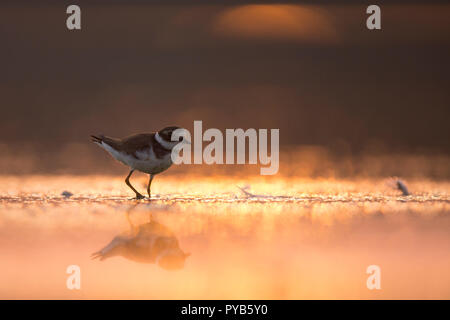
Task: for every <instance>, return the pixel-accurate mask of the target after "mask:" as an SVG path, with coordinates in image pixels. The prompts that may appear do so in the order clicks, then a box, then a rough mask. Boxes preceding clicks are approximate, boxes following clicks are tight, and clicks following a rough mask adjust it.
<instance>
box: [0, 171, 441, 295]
mask: <svg viewBox="0 0 450 320" xmlns="http://www.w3.org/2000/svg"><path fill="white" fill-rule="evenodd" d="M0 181H1V183H0V211H1V215H0V265H1V271H2V272H1V273H0V298H13V299H16V298H36V299H41V298H62V299H72V298H82V299H90V298H125V299H127V298H136V299H183V298H184V299H191V298H192V299H197V298H198V299H200V298H206V299H213V298H224V299H233V298H235V299H272V298H273V299H316V298H325V299H338V298H343V299H349V298H363V299H372V298H375V299H378V298H386V299H390V298H406V299H413V298H425V299H427V298H445V299H449V298H450V273H449V271H448V270H450V233H449V231H450V218H449V217H450V210H449V203H450V193H449V190H450V184H449V183H447V182H435V181H429V180H415V181H408V182H407V185H408V188H409V190H410V191H411V195H410V196H402V195H401V193H400V192H399V191H397V190H395V189H393V188H392V187H391V184H390V182H389V181H386V180H382V179H377V180H367V179H354V180H320V179H315V180H311V179H309V180H308V179H296V178H286V177H284V178H283V177H279V178H271V179H267V178H265V179H263V178H261V177H238V178H235V177H234V178H231V177H221V176H220V177H204V176H183V177H178V176H161V177H158V178H157V179H155V181H154V184H153V186H152V190H153V193H154V194H153V196H152V199H151V201H149V200H148V199H146V200H140V201H135V200H132V199H131V197H132V193H131V192H130V190H129V189H128V188H127V187H126V185H125V184H124V183H123V179H122V177H114V176H113V177H108V176H81V177H78V176H31V177H19V176H9V177H8V176H4V177H2V178H0ZM145 182H146V180H145V179H144V178H143V176H141V177H140V176H136V177H135V178H134V180H133V182H132V183H133V184H135V185H136V187H137V188H138V189H139V190H142V192H144V190H145ZM246 185H249V187H248V188H246V189H245V192H244V191H242V190H241V189H240V188H238V187H244V186H246ZM63 191H69V192H71V193H72V194H73V195H72V196H70V197H65V196H62V195H61V193H62V192H63ZM120 234H123V235H124V236H122V237H125V238H126V239H128V240H129V239H131V240H132V241H134V242H133V244H134V246H133V245H127V246H125V247H124V248H121V250H118V251H117V252H114V253H117V254H119V255H117V256H111V257H107V258H106V259H104V260H101V261H100V260H99V257H98V256H97V258H96V259H92V257H91V255H92V254H93V253H96V252H98V251H99V250H100V249H102V248H104V247H105V246H107V245H108V244H109V243H110V242H111V240H112V239H113V238H114V237H116V236H118V235H120ZM121 239H122V238H121ZM128 240H127V241H128ZM160 240H161V241H160ZM158 241H159V242H158ZM156 242H158V243H159V245H158V248H157V249H155V248H156V247H153V245H154V243H156ZM127 243H129V242H127ZM136 243H137V244H138V245H137V246H138V247H139V244H143V246H141V247H139V248H138V249H136ZM147 245H148V246H147ZM167 250H169V251H170V252H171V253H174V252H175V253H174V254H178V253H180V254H181V253H183V254H186V256H185V258H183V259H182V260H183V261H184V264H183V263H181V264H180V259H179V255H178V256H177V257H178V258H177V259H175V260H176V261H175V260H173V259H171V260H170V259H169V260H168V262H167V263H166V264H164V263H162V262H161V261H162V259H160V257H161V256H164V255H165V254H166V252H169V251H167ZM111 252H112V251H111ZM187 254H190V255H187ZM124 256H125V257H124ZM166 256H170V255H166ZM183 257H184V256H183ZM142 261H144V262H142ZM174 261H175V262H174ZM183 261H181V262H183ZM69 265H78V266H79V267H80V270H81V289H80V290H69V289H68V288H67V286H66V280H67V278H68V277H69V275H68V274H67V273H66V269H67V267H68V266H69ZM369 265H378V266H379V267H380V268H381V290H369V289H368V288H367V286H366V280H367V277H368V274H366V268H367V267H368V266H369ZM168 266H169V268H168ZM168 269H176V270H168Z"/></svg>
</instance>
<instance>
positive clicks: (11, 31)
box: [0, 1, 450, 166]
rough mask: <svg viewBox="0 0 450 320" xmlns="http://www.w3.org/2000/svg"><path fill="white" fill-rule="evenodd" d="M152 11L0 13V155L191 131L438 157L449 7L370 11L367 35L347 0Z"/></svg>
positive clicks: (102, 5) (53, 7) (443, 150)
mask: <svg viewBox="0 0 450 320" xmlns="http://www.w3.org/2000/svg"><path fill="white" fill-rule="evenodd" d="M161 3H162V2H161V1H150V2H145V1H127V2H125V1H111V2H107V1H95V2H92V1H91V2H87V1H84V2H83V1H82V2H70V3H64V2H62V3H61V2H53V1H48V2H42V3H40V4H36V3H34V2H33V5H30V4H29V3H27V2H24V1H18V2H17V1H16V2H3V3H2V4H0V38H1V50H0V67H1V68H0V93H1V106H0V110H1V117H0V148H3V150H6V151H4V152H3V153H4V154H5V153H14V152H18V151H17V150H22V151H21V152H22V154H24V153H26V152H28V151H29V152H30V153H35V152H37V151H36V150H39V152H40V153H45V152H58V151H59V150H61V149H63V148H64V146H65V145H67V144H68V143H75V144H88V143H89V141H88V136H89V134H91V133H104V134H107V135H111V136H117V137H121V136H126V135H129V134H132V133H136V132H145V131H154V130H158V129H160V128H162V127H164V126H167V125H172V124H176V125H180V126H184V127H186V128H189V129H190V128H191V127H192V123H193V121H194V120H203V124H204V128H210V127H216V128H219V129H225V128H238V127H242V128H250V127H251V128H279V129H280V143H281V146H282V147H286V146H291V145H304V144H308V145H319V146H324V147H326V148H329V149H331V150H334V151H335V152H351V153H358V152H364V151H367V150H377V151H380V152H394V151H395V152H397V151H399V152H412V153H413V152H425V153H430V154H444V155H447V154H449V153H450V143H449V137H450V127H449V125H448V123H449V121H448V120H449V114H450V108H449V107H450V93H449V88H450V62H449V57H450V5H446V4H444V3H440V2H424V3H426V4H420V3H418V2H411V3H404V2H396V4H381V9H382V30H381V31H370V30H367V29H366V27H365V22H366V17H367V14H366V13H365V9H366V5H365V4H364V5H362V4H360V3H358V2H357V1H349V2H347V3H341V4H328V3H327V2H326V1H322V2H320V3H321V4H320V5H318V6H310V3H308V2H305V3H297V4H293V3H290V4H285V5H280V4H275V3H272V4H270V5H267V6H254V5H249V3H250V2H242V1H233V2H230V4H229V5H223V4H221V3H225V2H219V1H215V2H213V4H212V5H208V4H207V2H206V1H194V2H192V3H188V1H186V2H182V3H183V4H180V2H176V1H169V2H166V3H167V4H161ZM381 3H383V2H381ZM69 4H79V5H80V6H81V11H82V30H79V31H69V30H67V28H66V18H67V16H68V15H67V14H66V13H65V11H66V7H67V5H69ZM23 150H25V151H23ZM27 150H28V151H27ZM34 156H36V155H34ZM76 156H82V155H76ZM47 166H48V164H47ZM50 166H51V164H50Z"/></svg>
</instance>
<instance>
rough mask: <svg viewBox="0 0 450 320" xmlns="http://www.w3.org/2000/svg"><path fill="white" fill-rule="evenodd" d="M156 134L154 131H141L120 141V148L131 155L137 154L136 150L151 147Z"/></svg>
mask: <svg viewBox="0 0 450 320" xmlns="http://www.w3.org/2000/svg"><path fill="white" fill-rule="evenodd" d="M154 135H155V134H154V133H140V134H135V135H132V136H129V137H126V138H124V139H122V141H120V146H119V149H118V150H120V151H122V152H125V153H127V154H130V155H136V151H139V150H143V149H148V148H149V147H150V145H151V144H152V141H153V136H154Z"/></svg>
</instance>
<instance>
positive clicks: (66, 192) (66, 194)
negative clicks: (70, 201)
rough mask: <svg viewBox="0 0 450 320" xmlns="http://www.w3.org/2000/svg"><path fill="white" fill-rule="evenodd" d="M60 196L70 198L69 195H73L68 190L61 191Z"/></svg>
mask: <svg viewBox="0 0 450 320" xmlns="http://www.w3.org/2000/svg"><path fill="white" fill-rule="evenodd" d="M61 195H62V196H64V197H66V198H70V197H71V196H73V193H71V192H69V191H63V192H62V193H61Z"/></svg>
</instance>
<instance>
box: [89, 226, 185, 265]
mask: <svg viewBox="0 0 450 320" xmlns="http://www.w3.org/2000/svg"><path fill="white" fill-rule="evenodd" d="M128 221H129V223H130V227H131V228H130V231H127V232H124V233H122V234H120V235H118V236H116V237H114V239H113V240H112V241H111V242H110V243H109V244H108V245H106V246H105V247H104V248H103V249H101V250H99V251H97V252H95V253H93V254H92V255H91V258H92V259H100V260H105V259H107V258H111V257H114V256H122V257H124V258H126V259H129V260H132V261H135V262H139V263H155V264H157V265H158V266H160V267H161V268H163V269H166V270H177V269H182V268H183V267H184V262H185V260H186V258H187V257H188V256H189V255H190V253H185V252H183V250H181V248H180V246H179V243H178V240H177V238H176V237H175V235H174V234H173V233H172V231H171V230H169V229H168V228H167V227H166V226H164V225H162V224H160V223H158V222H156V221H150V222H149V223H145V224H141V225H139V226H134V225H133V224H132V223H131V220H130V219H128Z"/></svg>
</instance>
